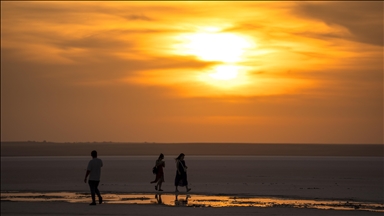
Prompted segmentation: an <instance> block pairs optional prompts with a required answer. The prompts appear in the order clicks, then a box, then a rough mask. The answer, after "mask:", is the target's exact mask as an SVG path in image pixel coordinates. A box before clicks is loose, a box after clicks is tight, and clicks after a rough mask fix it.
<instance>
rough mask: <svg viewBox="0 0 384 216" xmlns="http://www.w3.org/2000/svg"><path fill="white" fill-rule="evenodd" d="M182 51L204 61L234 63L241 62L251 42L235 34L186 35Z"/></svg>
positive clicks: (208, 33)
mask: <svg viewBox="0 0 384 216" xmlns="http://www.w3.org/2000/svg"><path fill="white" fill-rule="evenodd" d="M183 41H184V44H183V47H182V50H183V52H184V54H189V55H194V56H196V57H198V58H199V59H200V60H203V61H218V62H225V63H234V62H238V61H241V59H242V57H243V54H244V52H245V51H246V49H249V48H251V47H252V46H253V43H252V41H251V40H249V39H247V38H245V37H244V36H240V35H237V34H233V33H221V32H204V33H194V34H189V35H185V36H184V38H183Z"/></svg>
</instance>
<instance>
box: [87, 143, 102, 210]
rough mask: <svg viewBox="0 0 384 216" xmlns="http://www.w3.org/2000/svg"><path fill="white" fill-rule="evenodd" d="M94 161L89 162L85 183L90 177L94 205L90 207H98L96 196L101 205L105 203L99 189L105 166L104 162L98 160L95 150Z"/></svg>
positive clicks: (92, 153)
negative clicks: (102, 168)
mask: <svg viewBox="0 0 384 216" xmlns="http://www.w3.org/2000/svg"><path fill="white" fill-rule="evenodd" d="M91 156H92V160H90V161H89V163H88V167H87V172H86V173H85V178H84V182H85V183H87V177H88V175H89V180H88V184H89V188H90V189H91V196H92V203H91V204H89V205H96V201H95V194H97V196H98V197H99V204H101V203H102V202H103V198H102V197H101V195H100V191H99V189H98V186H99V183H100V175H101V167H102V166H103V161H102V160H101V159H99V158H97V151H95V150H93V151H92V152H91Z"/></svg>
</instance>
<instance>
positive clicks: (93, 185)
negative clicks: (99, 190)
mask: <svg viewBox="0 0 384 216" xmlns="http://www.w3.org/2000/svg"><path fill="white" fill-rule="evenodd" d="M88 184H89V189H91V197H92V203H91V205H93V204H96V201H95V192H96V191H95V188H96V187H95V182H94V181H91V180H89V181H88Z"/></svg>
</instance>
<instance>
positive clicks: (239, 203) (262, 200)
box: [1, 192, 384, 212]
mask: <svg viewBox="0 0 384 216" xmlns="http://www.w3.org/2000/svg"><path fill="white" fill-rule="evenodd" d="M1 201H16V202H55V201H56V202H57V201H60V202H70V203H89V202H90V201H91V200H90V195H89V194H85V193H74V192H49V193H31V192H27V193H25V192H2V193H1ZM103 203H104V204H146V205H166V206H185V207H259V208H262V207H278V206H284V207H293V208H314V209H324V210H327V209H333V210H351V211H372V212H384V205H383V204H379V203H368V202H352V201H342V200H304V199H289V198H284V199H283V198H276V197H238V196H218V195H198V194H179V193H176V194H170V193H155V194H125V193H122V194H113V193H108V194H103Z"/></svg>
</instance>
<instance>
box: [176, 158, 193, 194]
mask: <svg viewBox="0 0 384 216" xmlns="http://www.w3.org/2000/svg"><path fill="white" fill-rule="evenodd" d="M184 156H185V155H184V154H183V153H181V154H180V155H179V156H178V157H177V158H176V159H175V160H176V169H177V170H176V177H175V187H176V192H179V190H178V189H177V187H178V186H181V187H184V186H185V187H186V190H187V192H188V191H190V190H191V189H190V188H188V179H187V168H188V167H187V166H186V165H185V161H184Z"/></svg>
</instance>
